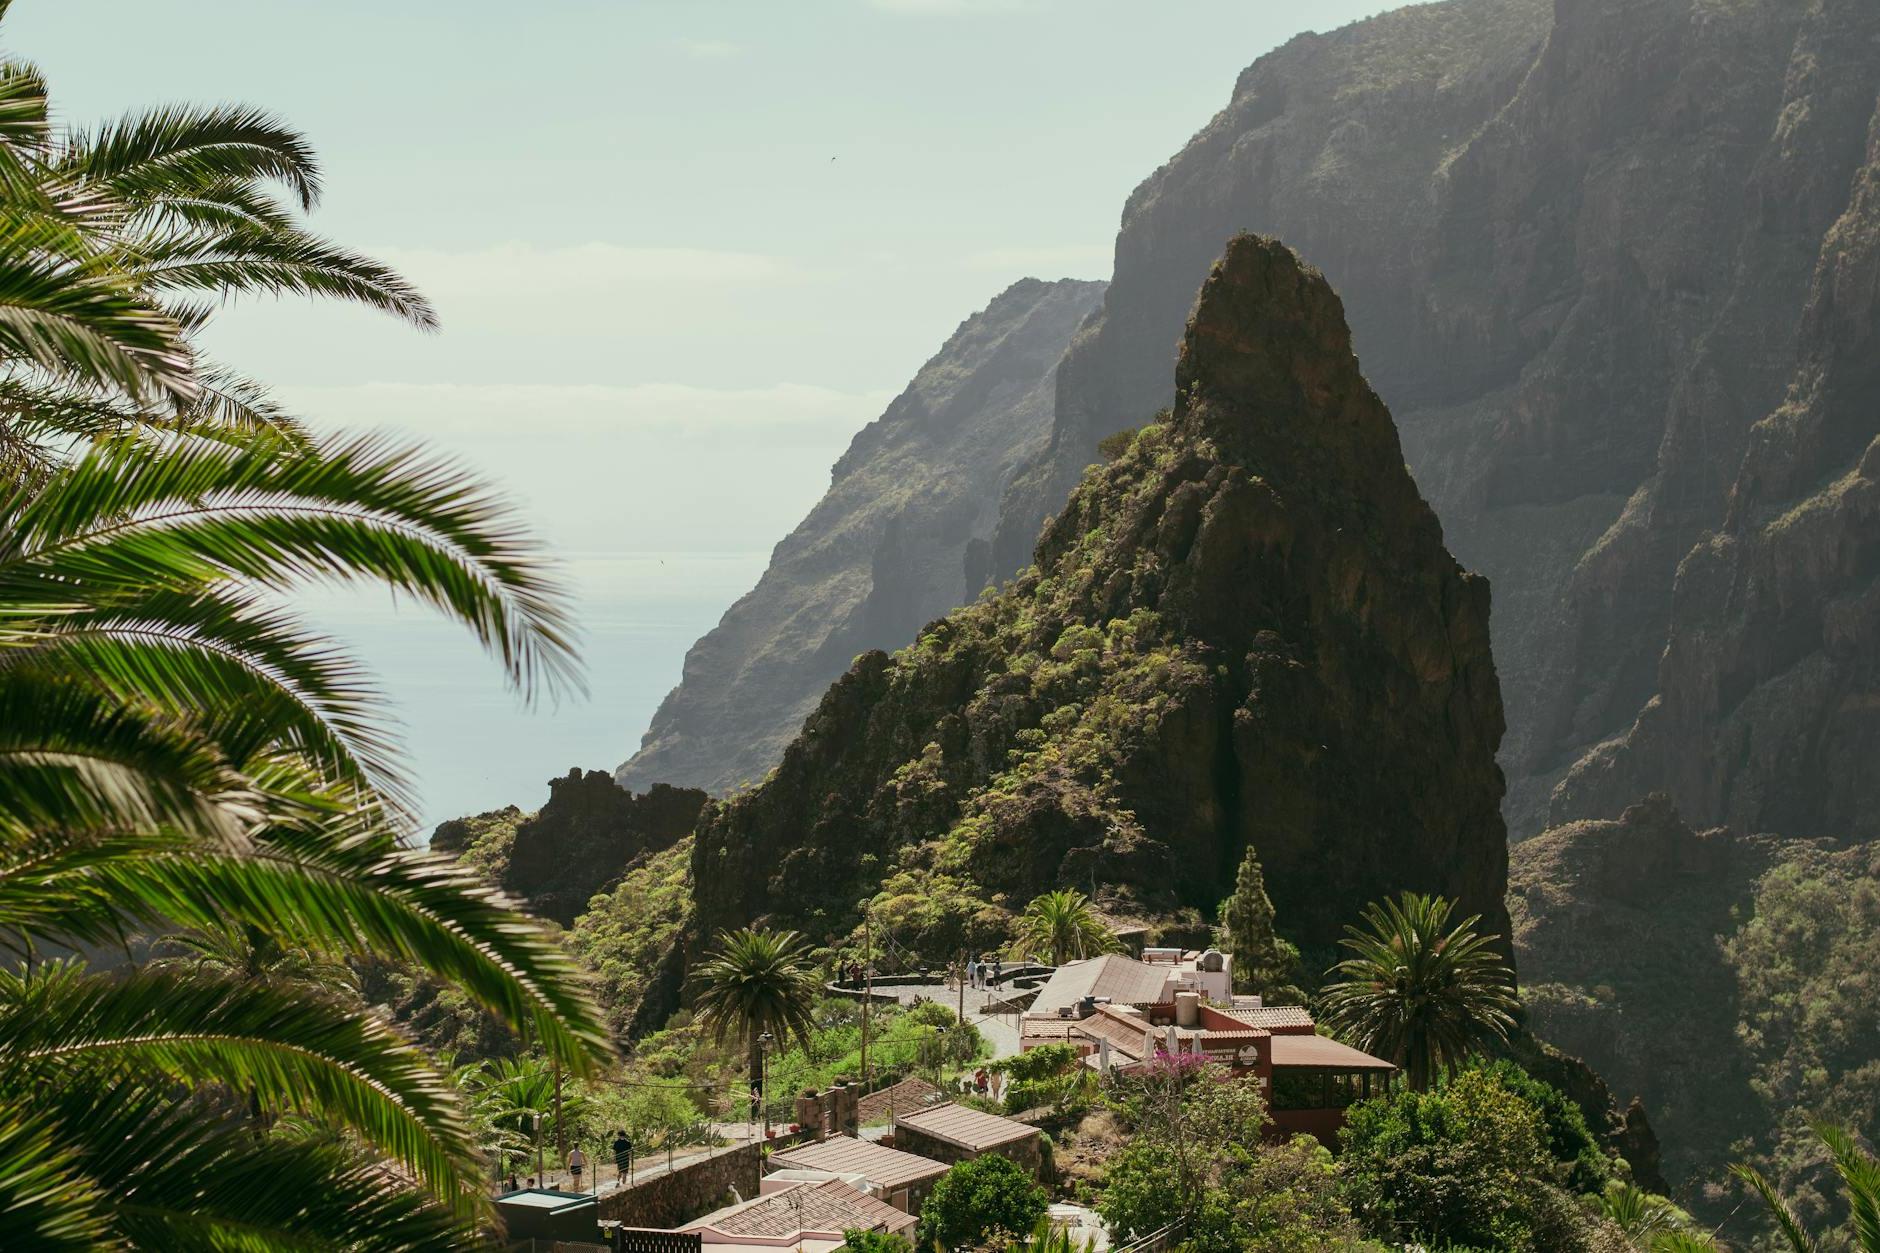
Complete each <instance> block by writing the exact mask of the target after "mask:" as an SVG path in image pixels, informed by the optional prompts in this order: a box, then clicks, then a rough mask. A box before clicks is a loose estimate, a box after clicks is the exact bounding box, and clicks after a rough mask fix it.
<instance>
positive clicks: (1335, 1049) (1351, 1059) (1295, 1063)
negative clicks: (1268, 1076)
mask: <svg viewBox="0 0 1880 1253" xmlns="http://www.w3.org/2000/svg"><path fill="white" fill-rule="evenodd" d="M1270 1047H1271V1048H1272V1050H1273V1068H1274V1069H1275V1070H1284V1069H1287V1068H1291V1067H1317V1068H1323V1069H1329V1070H1395V1069H1397V1068H1396V1067H1395V1066H1393V1065H1391V1064H1390V1063H1389V1062H1387V1061H1383V1060H1381V1059H1379V1058H1376V1057H1372V1056H1371V1055H1370V1054H1369V1053H1360V1052H1359V1051H1358V1050H1357V1049H1354V1048H1352V1047H1351V1046H1350V1045H1348V1044H1340V1043H1339V1042H1338V1041H1337V1040H1333V1039H1330V1038H1328V1037H1326V1036H1322V1035H1276V1036H1274V1037H1273V1040H1272V1043H1271V1045H1270Z"/></svg>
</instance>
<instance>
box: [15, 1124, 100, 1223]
mask: <svg viewBox="0 0 1880 1253" xmlns="http://www.w3.org/2000/svg"><path fill="white" fill-rule="evenodd" d="M105 1203H106V1197H105V1195H104V1192H103V1190H102V1189H100V1188H99V1186H98V1185H97V1183H96V1182H95V1181H94V1180H92V1179H90V1178H88V1177H87V1176H86V1175H85V1173H84V1171H83V1169H82V1166H81V1164H80V1162H79V1161H78V1155H77V1154H76V1153H75V1152H74V1151H73V1145H72V1141H71V1139H70V1138H69V1137H68V1136H66V1135H64V1134H63V1131H62V1129H61V1128H60V1127H59V1126H58V1124H57V1123H56V1121H54V1120H52V1119H50V1118H48V1117H47V1116H46V1111H45V1110H44V1108H43V1106H41V1107H37V1108H22V1107H21V1106H20V1105H19V1104H16V1103H14V1102H0V1232H5V1233H6V1237H7V1243H8V1245H9V1247H13V1248H20V1249H33V1250H37V1251H42V1253H94V1251H95V1250H98V1249H101V1248H105V1247H108V1245H107V1239H108V1237H109V1235H110V1225H109V1223H108V1222H107V1221H106V1219H105Z"/></svg>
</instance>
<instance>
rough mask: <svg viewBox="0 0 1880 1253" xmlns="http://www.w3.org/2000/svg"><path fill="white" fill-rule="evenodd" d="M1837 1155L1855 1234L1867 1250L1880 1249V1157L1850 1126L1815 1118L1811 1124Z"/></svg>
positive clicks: (1838, 1167)
mask: <svg viewBox="0 0 1880 1253" xmlns="http://www.w3.org/2000/svg"><path fill="white" fill-rule="evenodd" d="M1809 1125H1810V1126H1811V1127H1812V1128H1813V1129H1814V1132H1815V1134H1816V1135H1817V1136H1819V1137H1820V1138H1821V1142H1822V1143H1823V1144H1825V1145H1827V1147H1828V1155H1829V1156H1830V1157H1831V1158H1833V1159H1834V1170H1835V1173H1836V1174H1838V1175H1840V1176H1841V1190H1842V1192H1843V1193H1845V1194H1846V1196H1847V1206H1848V1210H1849V1212H1850V1213H1851V1214H1852V1216H1853V1219H1854V1235H1855V1238H1856V1239H1858V1240H1859V1241H1860V1247H1861V1248H1862V1249H1863V1250H1870V1251H1880V1160H1876V1159H1875V1158H1874V1156H1873V1154H1871V1153H1866V1152H1863V1151H1862V1150H1861V1147H1860V1146H1859V1145H1858V1144H1856V1143H1855V1142H1854V1137H1853V1135H1852V1134H1850V1133H1849V1131H1848V1129H1847V1128H1846V1127H1842V1126H1839V1125H1837V1124H1835V1123H1831V1122H1824V1121H1819V1120H1817V1121H1815V1122H1813V1123H1810V1124H1809Z"/></svg>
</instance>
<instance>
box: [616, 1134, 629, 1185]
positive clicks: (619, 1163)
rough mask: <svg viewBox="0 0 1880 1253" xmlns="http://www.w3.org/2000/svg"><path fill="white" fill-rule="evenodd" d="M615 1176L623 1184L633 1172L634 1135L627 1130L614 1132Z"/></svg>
mask: <svg viewBox="0 0 1880 1253" xmlns="http://www.w3.org/2000/svg"><path fill="white" fill-rule="evenodd" d="M613 1149H614V1178H615V1179H616V1180H617V1181H619V1182H620V1183H621V1184H622V1185H623V1186H624V1185H625V1184H626V1180H627V1176H628V1175H630V1174H632V1173H633V1137H632V1136H629V1135H628V1134H627V1133H626V1132H625V1131H616V1132H614V1143H613Z"/></svg>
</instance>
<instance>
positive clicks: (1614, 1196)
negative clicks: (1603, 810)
mask: <svg viewBox="0 0 1880 1253" xmlns="http://www.w3.org/2000/svg"><path fill="white" fill-rule="evenodd" d="M1593 1203H1594V1205H1595V1207H1596V1208H1597V1209H1598V1210H1599V1214H1600V1216H1601V1217H1602V1218H1604V1219H1606V1221H1608V1222H1610V1223H1611V1224H1612V1225H1613V1226H1615V1227H1617V1228H1618V1229H1619V1230H1620V1231H1622V1232H1624V1233H1625V1238H1626V1239H1627V1240H1628V1241H1630V1242H1631V1243H1632V1244H1633V1245H1634V1246H1635V1247H1640V1248H1651V1247H1653V1245H1654V1243H1655V1242H1656V1240H1657V1238H1658V1237H1659V1236H1660V1235H1665V1234H1669V1233H1671V1232H1674V1231H1677V1230H1678V1229H1679V1228H1680V1227H1682V1226H1683V1223H1684V1215H1682V1214H1680V1213H1679V1212H1678V1208H1677V1206H1675V1205H1673V1204H1672V1203H1671V1202H1670V1201H1667V1200H1666V1199H1665V1198H1664V1197H1662V1196H1656V1195H1654V1194H1652V1193H1650V1192H1647V1191H1645V1189H1643V1188H1641V1187H1639V1186H1638V1185H1636V1184H1633V1183H1628V1182H1626V1181H1625V1180H1623V1179H1614V1180H1613V1181H1612V1182H1611V1183H1608V1184H1607V1185H1606V1190H1605V1191H1604V1192H1602V1193H1600V1194H1599V1195H1598V1196H1597V1197H1595V1198H1594V1199H1593Z"/></svg>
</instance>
